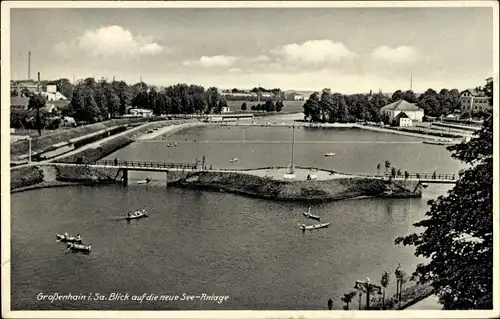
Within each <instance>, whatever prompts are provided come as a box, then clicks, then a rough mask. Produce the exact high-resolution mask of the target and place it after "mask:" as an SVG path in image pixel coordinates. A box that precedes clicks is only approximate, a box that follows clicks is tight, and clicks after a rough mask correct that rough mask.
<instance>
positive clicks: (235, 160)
mask: <svg viewBox="0 0 500 319" xmlns="http://www.w3.org/2000/svg"><path fill="white" fill-rule="evenodd" d="M238 160H239V159H238V158H237V157H235V158H232V159H230V160H229V162H230V163H234V162H237V161H238Z"/></svg>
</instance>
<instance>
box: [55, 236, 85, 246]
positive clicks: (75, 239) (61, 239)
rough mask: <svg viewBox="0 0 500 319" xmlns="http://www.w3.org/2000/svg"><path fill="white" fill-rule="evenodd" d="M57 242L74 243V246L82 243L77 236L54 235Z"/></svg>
mask: <svg viewBox="0 0 500 319" xmlns="http://www.w3.org/2000/svg"><path fill="white" fill-rule="evenodd" d="M56 237H57V241H58V242H63V243H76V244H81V243H82V238H81V237H80V236H79V235H77V236H69V235H68V234H64V235H61V234H56Z"/></svg>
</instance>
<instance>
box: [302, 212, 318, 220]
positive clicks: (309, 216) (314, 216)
mask: <svg viewBox="0 0 500 319" xmlns="http://www.w3.org/2000/svg"><path fill="white" fill-rule="evenodd" d="M303 214H304V216H306V217H307V218H311V219H315V220H320V219H321V217H319V216H316V215H312V214H310V213H306V212H304V213H303Z"/></svg>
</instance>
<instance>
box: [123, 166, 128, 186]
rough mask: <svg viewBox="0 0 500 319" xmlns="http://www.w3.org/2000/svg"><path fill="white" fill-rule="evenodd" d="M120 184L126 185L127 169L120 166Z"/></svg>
mask: <svg viewBox="0 0 500 319" xmlns="http://www.w3.org/2000/svg"><path fill="white" fill-rule="evenodd" d="M122 186H123V187H127V186H128V169H126V168H122Z"/></svg>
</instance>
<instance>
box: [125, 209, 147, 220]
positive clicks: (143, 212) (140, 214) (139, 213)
mask: <svg viewBox="0 0 500 319" xmlns="http://www.w3.org/2000/svg"><path fill="white" fill-rule="evenodd" d="M142 217H148V213H147V212H146V210H145V209H143V210H141V211H139V210H136V211H135V212H133V213H130V212H129V213H128V214H127V216H126V217H125V219H128V220H131V219H137V218H142Z"/></svg>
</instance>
